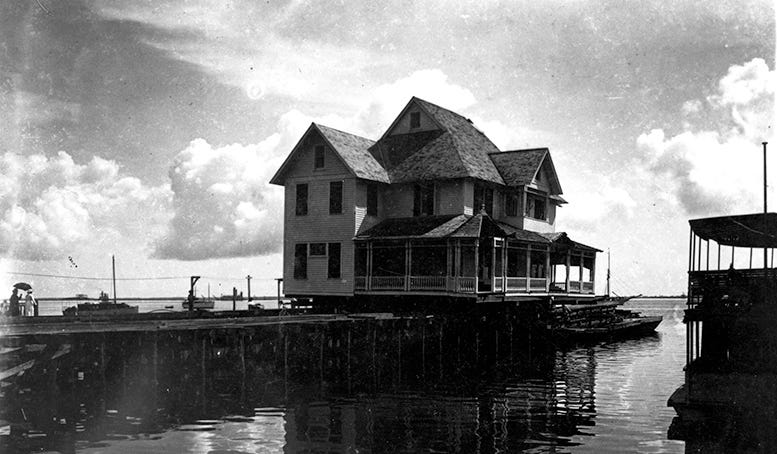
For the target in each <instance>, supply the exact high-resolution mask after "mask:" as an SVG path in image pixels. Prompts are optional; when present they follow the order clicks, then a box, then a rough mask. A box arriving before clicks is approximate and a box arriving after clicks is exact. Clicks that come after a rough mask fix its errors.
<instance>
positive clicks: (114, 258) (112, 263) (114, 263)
mask: <svg viewBox="0 0 777 454" xmlns="http://www.w3.org/2000/svg"><path fill="white" fill-rule="evenodd" d="M111 268H112V269H113V304H116V256H115V255H112V256H111Z"/></svg>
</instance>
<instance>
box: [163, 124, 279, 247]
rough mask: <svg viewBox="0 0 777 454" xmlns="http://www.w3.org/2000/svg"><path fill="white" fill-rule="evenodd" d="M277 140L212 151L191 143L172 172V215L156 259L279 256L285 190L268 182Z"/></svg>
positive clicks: (275, 161) (200, 141)
mask: <svg viewBox="0 0 777 454" xmlns="http://www.w3.org/2000/svg"><path fill="white" fill-rule="evenodd" d="M278 140H279V136H278V135H277V134H276V135H273V136H271V137H269V138H267V139H266V140H264V141H262V142H261V143H259V144H252V145H241V144H233V145H226V146H222V147H214V146H212V145H211V144H209V143H208V142H206V141H205V140H203V139H195V140H193V141H192V142H191V143H190V144H189V146H188V147H186V148H185V149H184V150H182V151H181V152H180V153H178V155H177V156H176V158H175V164H174V166H173V168H172V170H171V171H170V179H171V180H172V181H171V183H172V186H171V187H172V190H173V194H174V195H173V207H174V210H175V211H174V213H175V215H174V217H173V219H172V220H171V222H170V226H169V230H168V232H167V234H166V235H165V236H164V237H163V238H162V240H161V241H160V242H159V243H158V245H157V248H156V251H155V255H156V256H157V257H158V258H166V259H181V260H202V259H208V258H215V257H240V256H250V255H261V254H269V253H273V252H277V251H278V250H280V248H281V245H282V233H283V212H282V210H283V190H282V188H278V187H271V186H270V185H269V183H268V181H269V179H270V177H271V176H272V175H273V173H274V172H275V170H276V169H277V167H278V166H279V165H280V161H279V160H278V159H274V158H273V156H272V154H273V151H274V149H275V147H276V146H277V144H278Z"/></svg>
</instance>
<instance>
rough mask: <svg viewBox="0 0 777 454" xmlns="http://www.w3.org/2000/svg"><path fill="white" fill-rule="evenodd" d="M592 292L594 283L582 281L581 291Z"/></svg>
mask: <svg viewBox="0 0 777 454" xmlns="http://www.w3.org/2000/svg"><path fill="white" fill-rule="evenodd" d="M593 292H594V283H593V282H583V293H593Z"/></svg>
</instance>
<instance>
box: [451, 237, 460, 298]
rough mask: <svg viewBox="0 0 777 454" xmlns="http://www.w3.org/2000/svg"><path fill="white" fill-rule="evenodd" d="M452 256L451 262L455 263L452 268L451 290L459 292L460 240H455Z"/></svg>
mask: <svg viewBox="0 0 777 454" xmlns="http://www.w3.org/2000/svg"><path fill="white" fill-rule="evenodd" d="M454 247H455V249H454V254H453V260H454V261H455V264H454V268H453V270H454V271H453V276H454V277H453V289H454V290H455V291H457V292H458V291H460V290H461V289H460V288H459V276H461V240H459V239H457V240H456V242H455V243H454Z"/></svg>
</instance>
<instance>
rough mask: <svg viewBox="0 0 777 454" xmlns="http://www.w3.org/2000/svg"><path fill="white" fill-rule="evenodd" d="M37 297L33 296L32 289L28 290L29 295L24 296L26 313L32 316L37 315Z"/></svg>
mask: <svg viewBox="0 0 777 454" xmlns="http://www.w3.org/2000/svg"><path fill="white" fill-rule="evenodd" d="M35 303H36V301H35V298H33V297H32V289H30V290H27V295H26V296H25V297H24V315H26V316H27V317H32V316H34V315H35V306H37V304H35Z"/></svg>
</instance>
